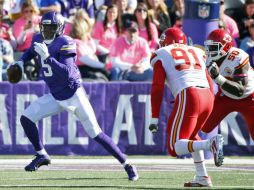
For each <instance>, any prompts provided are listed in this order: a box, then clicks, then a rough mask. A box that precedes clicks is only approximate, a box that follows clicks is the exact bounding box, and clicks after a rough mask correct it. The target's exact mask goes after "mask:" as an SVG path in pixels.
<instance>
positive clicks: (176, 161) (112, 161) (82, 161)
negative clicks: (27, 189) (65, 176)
mask: <svg viewBox="0 0 254 190" xmlns="http://www.w3.org/2000/svg"><path fill="white" fill-rule="evenodd" d="M31 160H32V158H31V159H0V164H10V165H11V164H27V163H29V162H30V161H31ZM129 161H130V163H132V164H161V165H163V164H181V165H183V164H193V160H192V159H170V158H169V159H165V158H161V159H144V158H134V159H129ZM206 163H207V164H214V161H213V159H210V160H206ZM52 164H119V162H118V161H117V160H116V159H113V158H112V159H111V158H102V159H87V158H85V159H52ZM228 164H235V165H242V164H248V165H254V159H232V158H225V159H224V162H223V165H228Z"/></svg>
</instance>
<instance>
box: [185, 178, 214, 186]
mask: <svg viewBox="0 0 254 190" xmlns="http://www.w3.org/2000/svg"><path fill="white" fill-rule="evenodd" d="M212 186H213V184H212V181H211V178H210V177H209V176H194V179H193V180H192V181H190V182H187V183H184V187H212Z"/></svg>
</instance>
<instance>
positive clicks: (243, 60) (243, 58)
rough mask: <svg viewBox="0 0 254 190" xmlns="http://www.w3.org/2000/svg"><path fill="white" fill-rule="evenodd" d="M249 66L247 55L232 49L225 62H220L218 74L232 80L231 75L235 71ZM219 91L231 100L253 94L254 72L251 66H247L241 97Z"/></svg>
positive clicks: (239, 50)
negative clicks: (244, 85)
mask: <svg viewBox="0 0 254 190" xmlns="http://www.w3.org/2000/svg"><path fill="white" fill-rule="evenodd" d="M246 64H249V65H250V62H249V55H248V54H247V53H246V52H245V51H243V50H241V49H239V48H235V47H232V48H231V49H230V50H229V53H228V55H227V57H226V58H225V60H224V61H223V62H222V64H221V66H220V74H221V75H222V76H224V77H225V78H227V79H229V80H232V78H233V74H234V71H235V69H237V68H240V67H243V66H244V65H246ZM221 91H222V92H223V93H224V94H225V95H226V96H228V97H230V98H233V99H243V98H246V97H247V96H249V95H250V94H252V93H253V92H254V71H253V68H252V67H251V66H249V71H248V84H247V85H246V88H245V90H244V93H243V95H242V96H241V97H237V96H235V95H233V94H230V93H228V92H227V91H225V90H223V89H222V88H221Z"/></svg>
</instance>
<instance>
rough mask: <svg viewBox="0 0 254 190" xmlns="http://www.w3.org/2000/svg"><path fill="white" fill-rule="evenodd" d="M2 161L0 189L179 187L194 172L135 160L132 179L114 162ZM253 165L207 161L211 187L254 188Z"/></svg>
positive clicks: (160, 189)
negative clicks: (28, 164)
mask: <svg viewBox="0 0 254 190" xmlns="http://www.w3.org/2000/svg"><path fill="white" fill-rule="evenodd" d="M97 158H98V157H97ZM3 164H4V163H1V159H0V167H1V168H0V189H36V190H37V189H43V190H49V189H50V190H55V189H75V190H76V189H93V190H94V189H103V190H106V189H107V190H108V189H112V190H115V189H151V190H153V189H156V190H163V189H183V183H184V182H186V181H189V180H190V179H192V178H193V175H194V167H193V165H192V164H184V165H179V164H170V165H165V164H153V165H150V164H149V165H148V164H135V165H136V166H137V167H138V169H139V176H140V179H139V180H138V181H136V182H131V181H128V179H127V175H126V173H125V172H124V171H123V170H122V168H121V166H119V165H118V164H114V163H113V164H110V165H104V164H99V165H96V164H85V165H80V164H72V163H70V164H68V165H66V164H53V163H52V164H51V165H50V166H49V167H47V166H43V167H42V168H40V170H39V171H37V172H25V171H24V170H23V166H24V165H23V164H22V165H20V166H19V165H17V166H15V167H17V168H15V167H13V166H10V168H9V167H8V166H4V165H3ZM253 168H254V166H253V165H252V164H248V163H243V164H236V165H228V164H225V165H224V166H222V167H220V168H217V167H215V166H213V165H212V164H208V165H207V169H208V171H209V174H210V176H211V177H212V181H213V185H214V187H213V188H212V189H254V180H253V179H254V170H253ZM191 189H193V188H191ZM202 189H204V188H202Z"/></svg>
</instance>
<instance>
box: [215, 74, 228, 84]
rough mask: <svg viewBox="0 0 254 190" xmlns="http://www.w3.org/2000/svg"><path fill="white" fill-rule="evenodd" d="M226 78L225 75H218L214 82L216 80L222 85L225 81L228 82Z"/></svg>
mask: <svg viewBox="0 0 254 190" xmlns="http://www.w3.org/2000/svg"><path fill="white" fill-rule="evenodd" d="M226 80H227V79H226V78H225V77H223V76H222V75H218V76H217V77H216V78H215V79H214V82H216V84H218V85H220V86H222V85H223V84H224V83H225V82H226Z"/></svg>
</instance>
